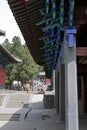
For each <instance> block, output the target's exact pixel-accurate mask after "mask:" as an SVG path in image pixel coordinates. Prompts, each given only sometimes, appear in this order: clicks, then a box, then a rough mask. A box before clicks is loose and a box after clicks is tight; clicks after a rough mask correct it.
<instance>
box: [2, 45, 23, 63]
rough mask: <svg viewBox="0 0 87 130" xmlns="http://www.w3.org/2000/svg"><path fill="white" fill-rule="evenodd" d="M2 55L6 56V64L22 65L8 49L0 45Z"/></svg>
mask: <svg viewBox="0 0 87 130" xmlns="http://www.w3.org/2000/svg"><path fill="white" fill-rule="evenodd" d="M0 54H1V56H2V55H4V58H5V59H6V62H8V63H9V62H11V63H20V62H22V61H21V60H19V59H17V58H15V57H14V56H13V55H12V54H11V53H10V52H9V51H8V50H7V49H5V48H4V47H3V46H2V45H0Z"/></svg>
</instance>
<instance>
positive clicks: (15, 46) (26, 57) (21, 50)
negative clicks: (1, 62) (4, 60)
mask: <svg viewBox="0 0 87 130" xmlns="http://www.w3.org/2000/svg"><path fill="white" fill-rule="evenodd" d="M2 45H3V46H4V47H5V48H6V49H7V50H8V51H10V52H11V54H13V55H14V56H15V57H16V58H19V59H21V60H22V62H21V63H18V64H10V65H8V66H7V68H6V70H7V81H9V83H10V84H11V83H12V81H13V80H17V81H21V83H22V84H23V83H24V81H25V82H26V81H29V79H32V78H35V77H37V75H38V73H39V71H40V70H43V67H40V66H39V65H37V64H36V63H35V61H34V60H33V58H32V56H31V54H30V51H29V49H28V47H27V45H26V44H24V45H22V44H21V40H20V38H19V37H16V36H15V37H14V38H13V39H12V43H10V42H9V40H8V39H6V40H5V41H4V43H3V44H2Z"/></svg>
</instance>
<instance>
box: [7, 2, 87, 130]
mask: <svg viewBox="0 0 87 130" xmlns="http://www.w3.org/2000/svg"><path fill="white" fill-rule="evenodd" d="M7 1H8V4H9V6H10V8H11V10H12V12H13V15H14V17H15V19H16V22H17V24H18V25H19V28H20V30H21V32H22V34H23V36H24V39H25V41H26V44H27V46H28V48H29V50H30V52H31V54H32V56H33V58H34V60H35V61H36V63H37V64H39V65H43V66H44V70H45V73H46V77H47V78H51V81H52V85H53V89H54V92H55V98H54V106H55V108H56V110H57V112H58V113H59V116H60V120H61V121H65V124H66V130H79V118H78V117H79V115H85V113H87V36H86V35H87V1H86V0H83V1H82V0H7Z"/></svg>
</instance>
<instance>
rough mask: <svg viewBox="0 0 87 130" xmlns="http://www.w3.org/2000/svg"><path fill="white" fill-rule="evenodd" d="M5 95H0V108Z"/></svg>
mask: <svg viewBox="0 0 87 130" xmlns="http://www.w3.org/2000/svg"><path fill="white" fill-rule="evenodd" d="M4 98H5V95H0V107H1V106H2V103H3V100H4Z"/></svg>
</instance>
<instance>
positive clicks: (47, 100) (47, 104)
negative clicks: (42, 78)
mask: <svg viewBox="0 0 87 130" xmlns="http://www.w3.org/2000/svg"><path fill="white" fill-rule="evenodd" d="M44 108H45V109H51V108H54V94H53V93H49V92H48V93H45V94H44Z"/></svg>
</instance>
